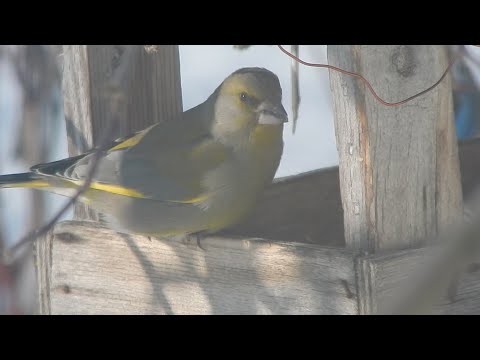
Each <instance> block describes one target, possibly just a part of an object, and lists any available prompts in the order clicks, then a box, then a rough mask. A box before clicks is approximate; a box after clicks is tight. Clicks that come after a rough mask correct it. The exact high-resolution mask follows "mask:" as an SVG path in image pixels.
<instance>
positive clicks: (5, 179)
mask: <svg viewBox="0 0 480 360" xmlns="http://www.w3.org/2000/svg"><path fill="white" fill-rule="evenodd" d="M49 186H50V185H49V184H48V182H47V181H46V180H45V178H43V177H42V176H41V175H38V174H35V173H32V172H28V173H22V174H9V175H0V188H31V189H39V188H44V187H49Z"/></svg>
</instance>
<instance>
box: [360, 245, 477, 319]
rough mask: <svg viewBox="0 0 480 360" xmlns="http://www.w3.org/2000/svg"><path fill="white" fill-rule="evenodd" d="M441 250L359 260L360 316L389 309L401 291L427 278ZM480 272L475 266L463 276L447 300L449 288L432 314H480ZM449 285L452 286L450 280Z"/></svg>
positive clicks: (430, 249)
mask: <svg viewBox="0 0 480 360" xmlns="http://www.w3.org/2000/svg"><path fill="white" fill-rule="evenodd" d="M438 250H439V249H436V248H435V247H426V248H419V249H409V250H402V251H396V252H388V253H384V254H378V255H377V254H375V255H370V256H365V257H359V258H358V260H357V261H358V262H357V270H358V288H359V291H358V293H359V297H358V298H359V313H360V314H374V313H376V312H382V311H383V309H386V308H388V306H389V305H390V304H391V303H392V301H394V300H395V299H394V297H395V296H396V295H398V294H399V290H400V291H401V289H404V288H405V289H406V288H407V287H406V286H408V284H409V282H412V281H415V280H416V279H418V278H419V277H421V276H422V275H423V272H424V266H425V264H427V261H429V260H430V259H431V258H432V257H433V256H435V255H437V254H438ZM479 269H480V267H479V266H478V265H476V264H472V265H471V266H469V267H468V269H467V271H466V272H464V273H462V274H460V276H459V278H458V288H457V291H456V293H455V295H454V298H453V299H449V297H448V296H447V295H448V286H445V296H443V297H442V298H441V299H439V300H438V303H437V305H435V306H434V307H433V308H432V309H431V311H430V313H432V314H459V315H460V314H480V271H478V270H479ZM450 275H451V276H453V275H454V274H450ZM449 277H450V276H449ZM445 283H446V284H448V283H449V280H447V281H445Z"/></svg>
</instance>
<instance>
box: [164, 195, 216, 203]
mask: <svg viewBox="0 0 480 360" xmlns="http://www.w3.org/2000/svg"><path fill="white" fill-rule="evenodd" d="M210 195H211V194H202V195H200V196H197V197H194V198H191V199H187V200H168V201H169V202H174V203H180V204H196V203H199V202H202V201H204V200H207V199H208V198H209V197H210Z"/></svg>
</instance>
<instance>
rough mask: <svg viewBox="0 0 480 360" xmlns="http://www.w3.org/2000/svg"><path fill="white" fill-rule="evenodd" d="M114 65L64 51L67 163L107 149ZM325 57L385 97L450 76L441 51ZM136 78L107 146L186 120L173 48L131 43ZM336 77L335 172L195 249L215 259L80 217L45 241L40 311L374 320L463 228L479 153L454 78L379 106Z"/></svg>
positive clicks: (345, 51)
mask: <svg viewBox="0 0 480 360" xmlns="http://www.w3.org/2000/svg"><path fill="white" fill-rule="evenodd" d="M121 56H122V48H121V47H118V46H85V45H80V46H64V61H65V64H64V95H65V118H66V121H67V133H68V138H69V152H70V155H76V154H78V153H80V152H83V151H85V150H87V149H88V148H89V147H91V146H92V145H93V144H95V142H96V141H98V137H99V135H100V133H101V131H102V129H103V128H104V126H105V118H106V116H105V111H106V105H105V101H104V98H103V97H102V91H104V87H105V84H106V83H107V80H108V76H109V74H111V72H112V71H113V68H114V67H115V66H116V63H117V62H118V57H121ZM279 56H281V55H279ZM328 58H329V63H330V64H333V65H336V66H339V67H342V68H344V69H347V70H351V71H356V72H359V73H362V74H363V75H364V76H365V77H366V78H367V79H369V80H370V81H371V83H372V85H373V87H374V88H375V90H376V91H377V93H378V94H379V95H380V96H381V97H382V98H384V99H386V100H387V101H397V100H398V99H403V98H405V97H408V96H409V95H411V94H412V93H415V92H418V91H421V90H423V89H425V88H426V87H428V86H430V85H431V84H432V83H434V82H435V81H436V80H437V79H438V78H439V77H440V76H441V74H442V73H443V71H444V70H445V68H446V66H447V64H448V60H447V53H446V49H445V47H443V46H329V47H328ZM127 71H128V72H129V77H128V79H129V80H128V81H126V82H125V84H123V85H122V86H123V89H124V91H125V94H126V97H125V98H126V99H127V101H126V109H125V111H124V117H123V118H122V119H121V121H120V123H119V124H118V126H116V127H115V128H116V131H117V132H118V133H115V134H112V138H114V137H117V136H120V135H126V134H128V133H129V132H131V131H135V130H139V129H142V128H145V127H146V126H148V125H150V124H152V123H155V122H157V121H161V120H162V119H168V118H172V117H174V116H175V115H176V114H178V113H179V112H180V111H181V109H182V106H181V89H180V68H179V56H178V47H177V46H160V47H159V48H158V49H157V51H154V52H146V51H145V49H144V48H143V47H141V46H138V47H136V48H135V56H134V59H133V63H132V66H130V67H129V68H128V70H127ZM330 81H331V88H332V92H333V99H334V100H333V101H334V111H335V126H336V136H337V148H338V152H339V160H340V165H339V168H330V169H324V170H318V171H313V172H309V173H305V174H301V175H298V176H294V177H289V178H285V179H279V180H278V181H276V182H275V183H274V184H272V185H271V186H270V187H269V188H268V189H267V191H266V192H265V194H264V196H263V198H262V199H261V200H260V201H259V204H258V206H257V208H256V210H255V211H254V214H253V215H252V216H251V218H250V220H249V221H248V222H246V223H244V224H241V225H238V226H236V227H235V228H233V229H229V230H228V231H224V232H223V233H222V234H218V235H216V236H211V237H208V238H206V239H204V240H202V247H204V248H205V249H206V251H203V250H202V249H200V248H198V247H197V245H196V242H195V241H194V240H189V239H185V240H184V241H173V240H162V241H158V240H153V241H149V240H148V239H147V238H146V237H142V236H132V235H128V234H120V233H117V232H115V231H113V230H110V229H108V228H105V227H102V226H101V225H99V224H98V223H95V222H92V221H87V220H91V219H96V215H95V213H94V212H93V211H91V210H89V209H85V208H84V207H80V206H77V212H76V214H77V218H80V219H81V220H75V221H66V222H63V223H60V224H57V225H56V226H55V228H54V229H53V230H52V231H51V233H50V234H49V235H48V236H47V238H46V239H44V240H43V241H38V242H37V244H36V263H37V274H38V283H39V294H40V304H39V305H40V306H39V309H40V310H39V312H40V313H41V314H125V313H127V314H371V313H375V312H376V311H377V310H378V308H379V306H381V304H382V302H384V301H388V300H389V298H390V297H389V295H390V294H391V292H392V290H393V289H394V288H395V287H396V286H397V285H398V283H399V281H401V280H402V279H404V278H406V277H407V276H409V274H410V269H411V268H412V267H413V265H415V264H416V263H418V262H421V261H422V258H423V256H424V253H425V252H426V251H427V250H428V247H429V246H431V245H430V244H428V243H427V242H426V240H425V239H429V238H434V237H435V236H436V235H437V234H438V233H439V232H441V231H442V229H445V228H446V227H448V226H449V225H450V224H452V223H455V222H458V221H459V219H460V218H461V217H462V213H463V204H462V185H463V189H464V193H465V195H468V193H469V191H470V190H471V189H472V187H473V186H474V184H475V182H476V180H477V179H478V178H479V177H480V176H478V171H476V169H480V156H479V155H480V143H479V142H469V143H465V144H462V145H461V146H460V157H459V156H458V147H457V141H456V136H455V129H454V121H453V108H452V106H453V105H452V95H451V81H450V78H449V77H447V78H446V79H445V80H444V81H443V82H442V83H441V84H440V85H439V86H438V87H437V88H435V89H434V90H433V91H431V92H429V93H427V94H425V95H424V96H422V97H419V98H417V99H415V100H413V101H411V102H409V103H407V104H405V105H402V106H399V107H385V106H383V105H381V104H379V103H378V102H376V101H375V100H374V99H373V97H372V96H371V94H370V93H368V92H367V91H366V90H365V89H364V86H363V85H362V84H361V83H360V82H358V80H355V79H352V78H350V77H347V76H344V75H340V74H338V73H335V72H331V73H330ZM309 156H312V154H310V155H309ZM313 156H314V155H313ZM459 158H460V161H459ZM460 169H461V173H462V177H461V176H460ZM79 209H80V210H79ZM479 284H480V273H478V272H471V273H468V274H464V275H463V276H462V277H461V279H460V283H459V286H458V291H457V295H456V301H454V302H451V301H449V300H447V299H445V300H442V301H441V302H440V303H439V304H438V306H437V307H436V308H435V309H434V312H435V313H480V287H479Z"/></svg>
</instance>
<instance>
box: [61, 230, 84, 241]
mask: <svg viewBox="0 0 480 360" xmlns="http://www.w3.org/2000/svg"><path fill="white" fill-rule="evenodd" d="M55 238H56V239H57V240H59V241H61V242H64V243H71V242H80V241H83V240H84V239H82V238H81V237H79V236H78V235H75V234H72V233H70V232H59V233H56V234H55Z"/></svg>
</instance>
